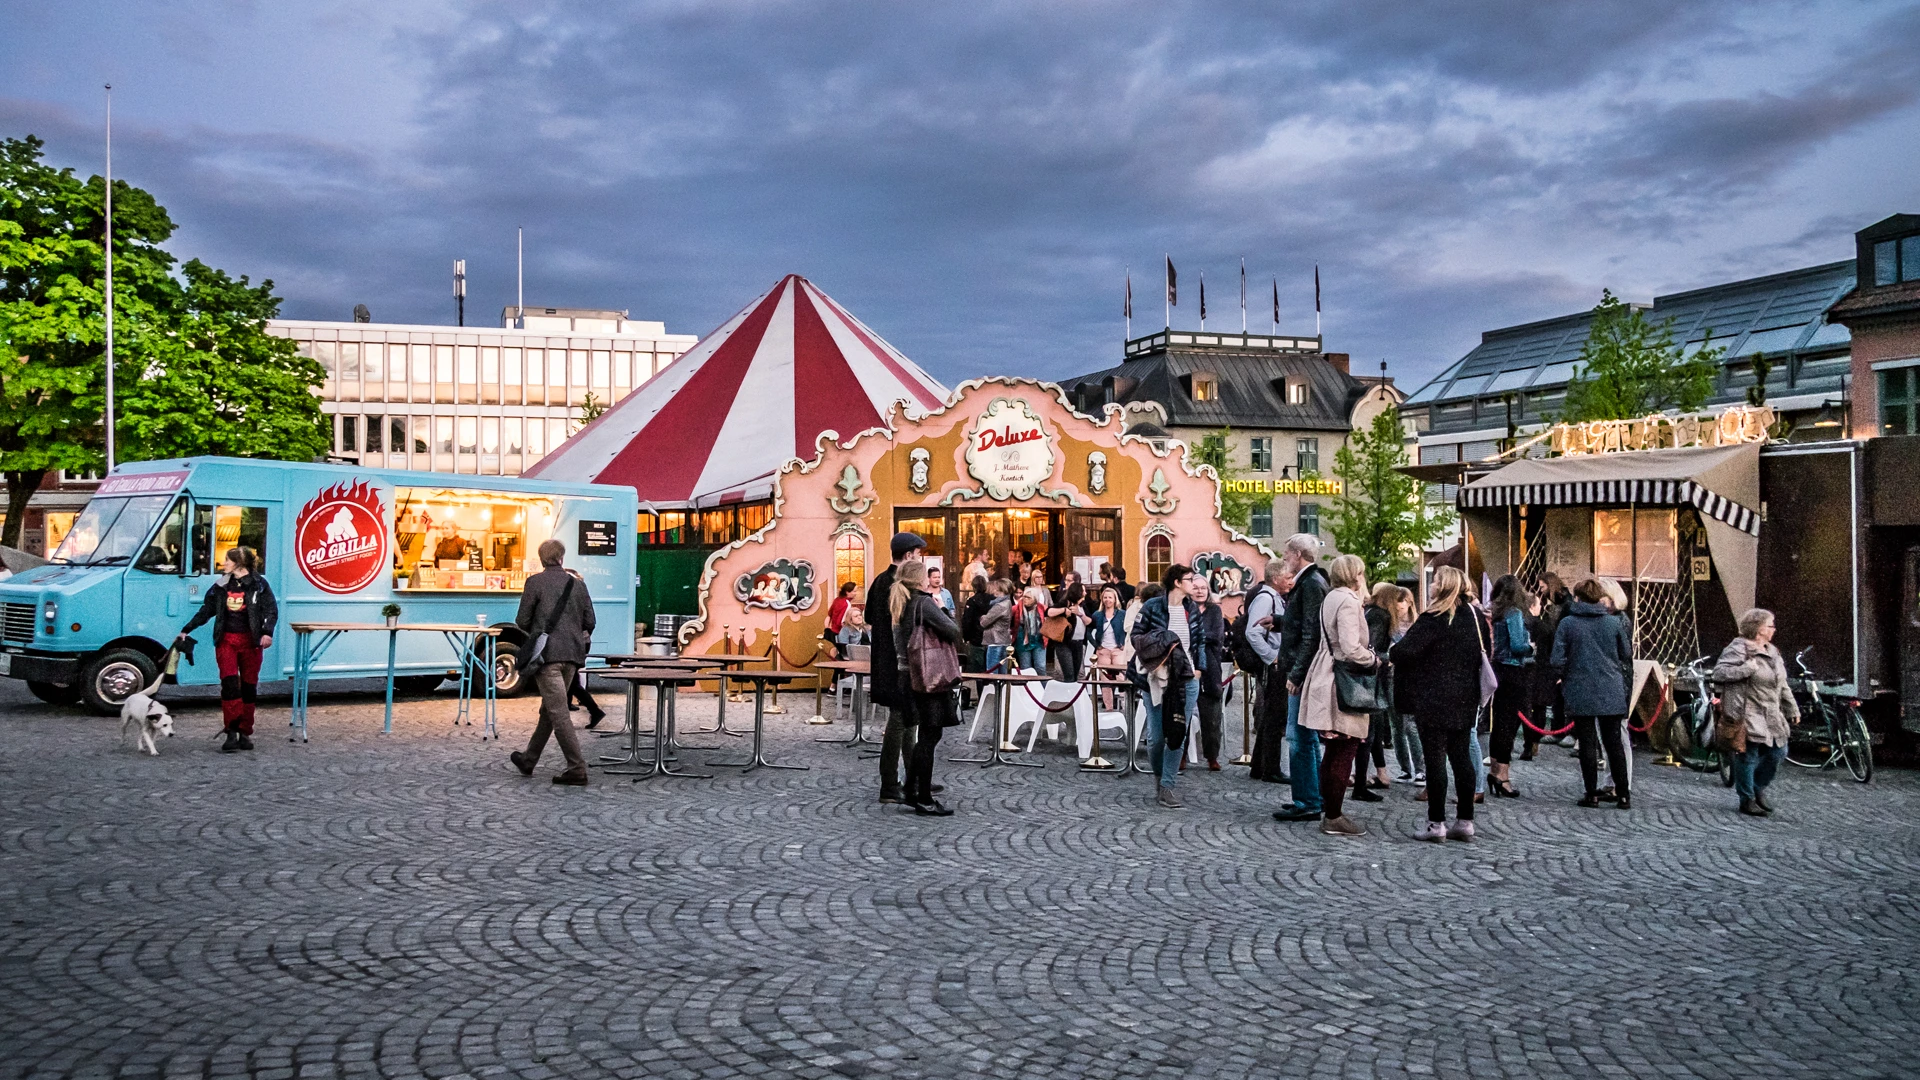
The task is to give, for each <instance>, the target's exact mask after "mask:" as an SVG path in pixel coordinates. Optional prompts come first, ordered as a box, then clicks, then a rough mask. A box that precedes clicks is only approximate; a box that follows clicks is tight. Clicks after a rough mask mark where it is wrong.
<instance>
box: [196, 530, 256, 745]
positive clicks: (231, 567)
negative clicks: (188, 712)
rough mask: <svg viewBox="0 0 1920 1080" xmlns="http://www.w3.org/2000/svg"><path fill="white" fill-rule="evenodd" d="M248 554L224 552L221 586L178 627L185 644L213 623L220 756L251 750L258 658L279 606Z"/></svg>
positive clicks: (242, 550) (240, 549)
mask: <svg viewBox="0 0 1920 1080" xmlns="http://www.w3.org/2000/svg"><path fill="white" fill-rule="evenodd" d="M257 565H258V560H257V559H256V558H255V556H254V554H253V551H252V549H250V548H244V547H236V548H228V549H227V557H226V560H225V561H224V562H222V563H221V564H220V570H221V572H222V573H223V574H224V575H225V580H224V581H215V582H214V583H213V586H212V587H211V588H209V589H208V590H207V598H206V600H205V601H203V602H202V603H201V605H200V612H199V614H197V615H195V616H194V617H193V619H192V621H190V622H188V623H187V625H185V626H183V627H181V628H180V638H181V639H183V640H184V639H186V638H187V637H188V636H189V635H191V634H192V633H193V631H194V629H195V628H196V627H198V626H199V625H200V624H202V623H207V622H211V623H212V624H213V655H214V659H215V660H216V661H217V662H218V663H219V665H220V717H221V719H222V721H224V724H223V726H222V727H221V731H220V733H221V734H222V735H225V736H226V742H224V743H222V744H221V745H220V752H221V753H223V754H230V753H233V752H234V751H235V750H251V749H253V705H254V698H255V697H256V695H257V693H258V684H259V682H260V654H261V653H262V652H264V651H265V650H266V649H267V647H268V646H270V645H272V644H273V626H274V623H276V622H278V621H279V618H280V607H279V605H278V604H276V603H275V602H274V599H273V590H272V589H271V588H269V587H268V586H267V579H266V578H263V577H261V576H260V575H259V574H256V573H254V568H255V566H257Z"/></svg>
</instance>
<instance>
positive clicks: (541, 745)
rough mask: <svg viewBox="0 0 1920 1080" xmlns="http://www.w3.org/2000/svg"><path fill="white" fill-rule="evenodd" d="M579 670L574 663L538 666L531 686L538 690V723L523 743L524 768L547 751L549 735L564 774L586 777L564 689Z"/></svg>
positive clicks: (585, 764) (583, 761)
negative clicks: (564, 766)
mask: <svg viewBox="0 0 1920 1080" xmlns="http://www.w3.org/2000/svg"><path fill="white" fill-rule="evenodd" d="M579 670H580V666H579V665H578V664H560V663H555V664H542V665H540V670H539V671H538V672H536V673H535V674H534V676H533V682H534V685H535V686H538V687H539V688H540V722H539V723H538V724H536V725H534V728H533V737H532V738H530V739H528V740H527V767H528V768H532V767H533V766H534V765H535V764H536V763H538V762H539V760H540V752H541V751H542V750H545V749H546V748H547V738H548V736H552V738H553V740H554V741H555V742H557V743H559V744H560V753H561V755H562V756H564V757H565V758H566V759H567V771H568V772H570V773H574V774H575V775H580V776H584V775H586V771H587V759H586V758H585V757H582V756H581V754H580V736H579V735H578V734H576V733H575V732H574V730H573V717H572V716H570V715H569V714H568V709H567V688H568V687H570V686H572V685H573V679H574V675H575V674H576V673H578V672H579Z"/></svg>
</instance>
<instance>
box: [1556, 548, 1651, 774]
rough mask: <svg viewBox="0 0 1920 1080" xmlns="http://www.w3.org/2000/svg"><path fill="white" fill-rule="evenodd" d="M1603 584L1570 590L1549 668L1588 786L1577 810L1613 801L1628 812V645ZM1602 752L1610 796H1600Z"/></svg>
mask: <svg viewBox="0 0 1920 1080" xmlns="http://www.w3.org/2000/svg"><path fill="white" fill-rule="evenodd" d="M1607 584H1608V583H1607V582H1604V581H1602V580H1601V579H1599V578H1588V579H1586V580H1585V581H1582V582H1581V583H1580V584H1578V585H1576V586H1574V589H1573V598H1574V602H1573V606H1572V607H1571V608H1569V609H1568V610H1567V617H1566V618H1564V619H1562V620H1560V625H1559V626H1558V627H1557V628H1556V629H1555V630H1554V632H1553V667H1554V670H1555V671H1557V672H1559V674H1560V696H1561V698H1562V699H1563V700H1564V701H1565V702H1566V703H1567V714H1568V715H1569V716H1571V717H1572V718H1573V734H1574V738H1575V739H1577V740H1578V741H1579V743H1580V775H1581V778H1582V779H1583V780H1585V781H1586V785H1587V793H1586V796H1585V797H1584V798H1582V799H1581V800H1580V805H1581V806H1586V807H1595V806H1599V805H1600V803H1601V802H1602V801H1604V800H1605V799H1607V798H1612V799H1614V800H1616V801H1617V803H1618V805H1619V807H1620V809H1622V810H1630V809H1632V808H1633V801H1632V797H1631V793H1630V791H1629V790H1628V785H1629V784H1631V783H1632V781H1633V748H1632V747H1631V746H1629V745H1628V743H1627V712H1628V710H1629V709H1630V708H1631V707H1632V706H1631V703H1630V702H1629V701H1628V696H1629V695H1630V694H1631V692H1632V689H1633V642H1632V640H1631V639H1630V637H1629V635H1628V632H1627V624H1626V619H1625V618H1624V617H1622V616H1621V615H1618V614H1616V613H1615V612H1614V611H1612V610H1609V609H1608V607H1607V605H1606V603H1605V601H1606V600H1607V599H1608V590H1607ZM1615 587H1616V588H1618V586H1615ZM1603 746H1604V747H1605V749H1606V753H1607V769H1608V771H1609V772H1611V773H1612V774H1613V793H1612V795H1611V796H1606V795H1602V794H1601V791H1600V751H1601V748H1602V747H1603Z"/></svg>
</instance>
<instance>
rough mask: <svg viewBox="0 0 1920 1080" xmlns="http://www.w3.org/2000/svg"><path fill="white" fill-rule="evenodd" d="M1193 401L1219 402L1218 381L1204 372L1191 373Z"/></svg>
mask: <svg viewBox="0 0 1920 1080" xmlns="http://www.w3.org/2000/svg"><path fill="white" fill-rule="evenodd" d="M1193 400H1195V401H1219V400H1220V380H1219V379H1216V378H1214V377H1213V375H1211V374H1209V373H1207V372H1204V371H1196V372H1194V373H1193Z"/></svg>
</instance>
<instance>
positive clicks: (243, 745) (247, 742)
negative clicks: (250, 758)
mask: <svg viewBox="0 0 1920 1080" xmlns="http://www.w3.org/2000/svg"><path fill="white" fill-rule="evenodd" d="M239 745H240V749H242V750H251V749H253V740H252V739H250V738H248V737H247V736H245V735H241V736H240V744H239Z"/></svg>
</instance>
